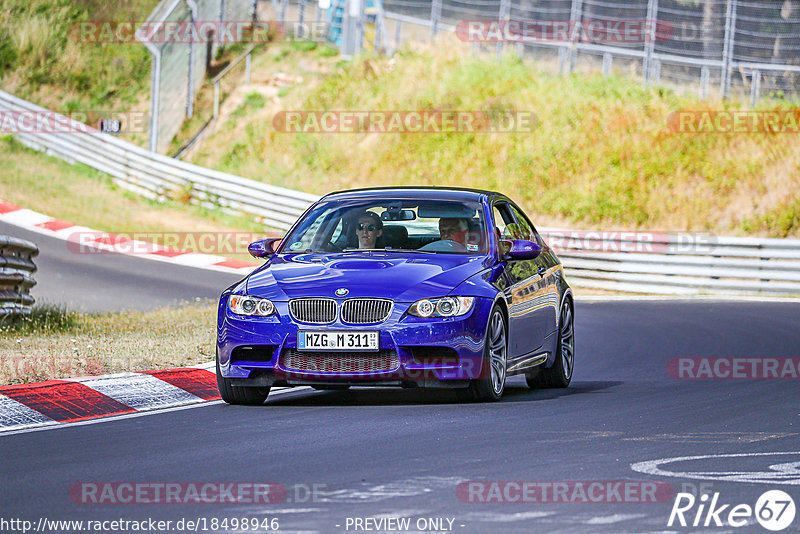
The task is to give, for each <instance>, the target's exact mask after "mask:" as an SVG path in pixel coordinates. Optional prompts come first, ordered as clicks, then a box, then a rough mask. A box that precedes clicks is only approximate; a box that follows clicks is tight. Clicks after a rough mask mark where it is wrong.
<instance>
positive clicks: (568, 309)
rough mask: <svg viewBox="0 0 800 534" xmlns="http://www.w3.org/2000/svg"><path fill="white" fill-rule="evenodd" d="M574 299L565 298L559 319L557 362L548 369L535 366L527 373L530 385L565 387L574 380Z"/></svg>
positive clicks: (539, 387)
mask: <svg viewBox="0 0 800 534" xmlns="http://www.w3.org/2000/svg"><path fill="white" fill-rule="evenodd" d="M574 317H575V314H574V311H573V307H572V299H570V298H569V297H568V298H566V299H565V300H564V306H563V307H562V308H561V318H560V319H559V320H558V344H557V345H556V355H555V362H554V363H553V366H552V367H550V368H549V369H546V368H544V367H542V366H539V367H537V368H535V369H534V370H533V371H532V372H530V373H528V374H526V375H525V381H526V382H527V383H528V386H529V387H531V388H534V389H542V388H565V387H567V386H569V383H570V382H571V381H572V371H573V368H574V366H575V321H574Z"/></svg>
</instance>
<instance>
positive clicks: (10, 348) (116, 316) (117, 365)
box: [0, 299, 216, 384]
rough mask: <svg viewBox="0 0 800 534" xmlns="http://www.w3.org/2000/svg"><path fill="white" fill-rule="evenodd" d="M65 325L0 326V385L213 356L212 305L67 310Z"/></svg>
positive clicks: (176, 363)
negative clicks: (90, 312)
mask: <svg viewBox="0 0 800 534" xmlns="http://www.w3.org/2000/svg"><path fill="white" fill-rule="evenodd" d="M70 315H71V318H70V319H69V321H67V324H66V325H62V326H61V327H57V328H47V327H46V326H44V325H43V324H39V325H30V324H29V325H26V326H22V327H18V328H16V329H8V328H0V384H16V383H24V382H33V381H38V380H50V379H55V378H67V377H75V376H89V375H100V374H108V373H117V372H121V371H146V370H150V369H165V368H172V367H182V366H186V365H196V364H200V363H204V362H209V361H212V360H213V357H214V340H215V324H216V303H215V302H212V301H208V300H199V299H198V301H196V302H191V303H184V304H182V305H180V306H177V307H169V308H163V309H158V310H154V311H149V312H120V313H108V314H100V315H86V314H78V313H74V312H73V313H71V314H70Z"/></svg>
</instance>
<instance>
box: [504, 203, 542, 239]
mask: <svg viewBox="0 0 800 534" xmlns="http://www.w3.org/2000/svg"><path fill="white" fill-rule="evenodd" d="M511 210H512V211H513V212H514V217H515V218H516V220H517V225H518V226H519V228H518V230H519V235H520V236H521V237H518V238H517V239H527V240H528V241H535V242H536V243H538V244H540V245H541V244H542V238H541V237H539V233H538V232H537V231H536V229H535V228H534V227H533V225H532V224H531V223H530V221H528V218H527V217H525V214H523V213H522V211H521V210H520V209H519V208H517V207H516V206H511Z"/></svg>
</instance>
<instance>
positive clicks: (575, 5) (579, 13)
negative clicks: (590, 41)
mask: <svg viewBox="0 0 800 534" xmlns="http://www.w3.org/2000/svg"><path fill="white" fill-rule="evenodd" d="M582 18H583V0H572V7H571V8H570V12H569V33H570V38H569V49H568V50H569V53H568V54H567V57H566V63H567V72H572V69H574V68H575V53H576V48H575V43H576V42H577V38H578V36H579V35H580V33H581V32H577V31H575V28H576V27H577V25H578V24H580V23H581V19H582ZM559 56H560V55H559ZM560 60H561V58H560V57H559V62H560ZM559 70H560V69H559Z"/></svg>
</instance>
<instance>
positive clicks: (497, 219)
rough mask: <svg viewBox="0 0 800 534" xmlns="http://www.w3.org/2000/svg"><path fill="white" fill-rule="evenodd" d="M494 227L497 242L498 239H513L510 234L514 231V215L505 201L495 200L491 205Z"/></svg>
mask: <svg viewBox="0 0 800 534" xmlns="http://www.w3.org/2000/svg"><path fill="white" fill-rule="evenodd" d="M492 216H493V218H494V227H495V232H496V236H495V237H496V238H497V240H498V244H499V241H500V239H515V238H514V237H512V234H513V233H514V232H515V229H514V227H515V226H516V224H515V222H514V216H513V215H512V214H511V211H510V210H509V208H508V204H506V203H505V202H496V203H495V204H494V207H492Z"/></svg>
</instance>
